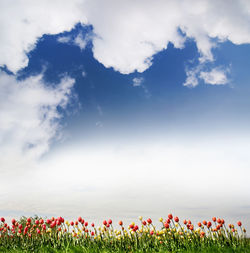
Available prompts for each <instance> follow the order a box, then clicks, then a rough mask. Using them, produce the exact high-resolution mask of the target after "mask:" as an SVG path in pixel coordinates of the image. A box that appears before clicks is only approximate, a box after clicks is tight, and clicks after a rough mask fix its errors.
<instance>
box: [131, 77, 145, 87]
mask: <svg viewBox="0 0 250 253" xmlns="http://www.w3.org/2000/svg"><path fill="white" fill-rule="evenodd" d="M143 81H144V78H143V77H135V78H133V86H134V87H138V86H141V85H142V83H143Z"/></svg>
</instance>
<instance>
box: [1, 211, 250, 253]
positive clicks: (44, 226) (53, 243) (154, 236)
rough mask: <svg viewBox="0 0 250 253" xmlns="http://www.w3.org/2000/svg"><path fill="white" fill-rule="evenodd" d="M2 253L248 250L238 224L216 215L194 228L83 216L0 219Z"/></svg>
mask: <svg viewBox="0 0 250 253" xmlns="http://www.w3.org/2000/svg"><path fill="white" fill-rule="evenodd" d="M114 227H117V229H115V228H114ZM0 252H250V241H249V239H248V238H247V237H246V230H245V228H243V227H242V223H241V222H240V221H238V222H237V223H236V224H235V225H234V224H228V225H226V223H225V221H224V219H221V218H215V217H213V218H212V219H211V221H206V220H203V221H201V222H198V223H197V224H193V223H192V222H191V221H190V220H184V221H182V222H181V221H180V220H179V218H178V217H177V216H176V217H173V215H172V214H169V215H168V217H167V218H166V219H163V218H160V219H159V221H158V222H157V223H156V224H155V223H154V222H153V221H152V220H151V219H150V218H148V219H146V220H144V219H143V218H142V217H139V219H138V222H136V223H134V222H133V223H131V224H128V225H127V226H125V224H124V223H123V222H122V221H119V223H118V224H115V225H114V224H113V222H112V220H111V219H109V220H104V221H103V224H101V226H98V227H96V225H95V224H94V223H89V222H88V221H86V220H84V219H83V218H82V217H79V218H78V219H77V220H75V221H66V220H64V218H62V217H58V218H54V217H52V218H50V219H43V218H39V217H34V218H26V217H22V218H21V219H20V220H19V221H17V220H15V219H12V221H11V224H7V223H6V221H5V218H4V217H2V218H0Z"/></svg>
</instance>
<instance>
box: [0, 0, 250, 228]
mask: <svg viewBox="0 0 250 253" xmlns="http://www.w3.org/2000/svg"><path fill="white" fill-rule="evenodd" d="M104 2H105V1H103V2H100V1H98V0H94V1H92V2H91V3H90V2H89V1H81V0H75V1H72V2H71V3H69V2H67V1H63V2H60V4H59V2H58V1H53V2H52V3H51V2H49V1H44V2H42V1H39V2H38V3H39V4H38V5H34V4H33V3H32V2H30V1H26V2H25V4H22V3H21V2H20V1H18V0H16V5H15V8H13V9H12V10H10V9H9V8H8V7H9V3H8V2H7V1H3V2H2V3H1V4H0V7H1V8H0V9H1V12H2V22H1V23H2V25H1V26H2V29H1V32H0V34H1V33H2V35H1V38H4V39H0V45H1V49H0V50H2V51H1V52H2V56H3V57H2V60H1V61H0V66H1V72H0V99H1V102H0V108H1V115H0V146H1V148H0V152H1V154H2V155H3V156H2V158H0V164H1V170H0V173H1V175H2V178H3V179H4V180H3V182H4V183H3V184H2V185H1V186H0V187H1V188H2V189H1V188H0V189H1V195H0V201H1V203H3V206H4V207H3V208H2V209H0V215H1V213H3V214H4V215H6V216H8V215H9V216H11V215H14V216H18V215H22V214H27V215H32V214H34V213H36V214H41V215H58V212H59V213H62V215H65V216H67V217H74V216H77V215H79V212H83V213H85V215H86V216H87V217H89V218H93V219H96V220H98V219H101V218H102V217H103V216H105V215H108V216H112V217H114V219H119V218H120V217H123V216H125V218H126V219H127V220H129V219H131V218H132V217H136V216H138V215H140V214H142V215H151V216H153V217H159V216H164V214H165V213H167V212H168V211H172V212H176V214H177V215H180V216H182V217H183V218H184V217H185V218H186V216H188V215H189V216H191V218H193V219H198V218H202V217H204V218H209V217H210V216H211V217H212V216H214V215H217V214H216V213H218V215H221V216H224V217H226V218H227V219H228V220H230V221H234V220H235V219H236V220H237V219H242V220H243V221H244V222H245V223H246V226H247V227H250V224H249V207H250V198H249V194H247V193H248V192H249V190H250V188H249V180H250V174H249V165H250V159H249V143H250V142H249V140H250V135H249V134H250V132H249V123H250V111H249V108H250V100H249V96H250V88H249V81H250V75H249V66H250V59H249V57H248V56H249V53H250V45H249V43H250V37H249V35H247V34H250V32H249V30H250V25H249V22H248V20H249V17H250V5H249V3H248V2H247V1H238V2H237V3H236V2H234V3H233V2H232V6H229V5H227V1H221V3H216V2H215V1H205V0H204V1H200V2H199V1H195V0H193V1H192V0H190V1H188V2H189V4H192V6H194V8H193V9H192V10H190V8H186V7H187V6H186V5H185V4H183V3H182V2H181V1H166V2H165V1H159V2H158V3H157V4H153V1H149V0H148V1H135V2H133V1H124V2H122V1H118V2H119V3H120V4H117V2H115V1H112V0H108V1H106V2H105V3H104ZM1 5H2V6H1ZM220 5H222V6H224V9H225V12H224V13H223V14H221V13H220V8H221V6H220ZM225 6H226V7H225ZM45 9H46V10H47V12H46V13H47V14H46V15H45V14H44V10H45ZM69 10H71V11H69ZM110 10H113V12H112V15H111V14H110ZM72 13H74V15H73V14H72ZM100 13H102V15H103V16H100ZM166 13H167V14H168V15H166ZM180 14H181V15H180ZM13 15H15V18H14V19H13V20H11V19H10V18H9V17H10V16H13ZM102 17H103V19H102ZM197 20H198V21H199V22H197ZM0 28H1V27H0ZM149 185H150V187H148V186H149ZM30 189H33V190H32V192H31V191H30ZM145 198H146V199H147V201H144V200H145ZM10 199H11V201H9V200H10ZM232 200H233V201H232ZM72 207H73V208H72ZM153 207H156V208H153ZM100 210H102V211H100ZM236 220H235V221H236ZM247 220H248V223H247Z"/></svg>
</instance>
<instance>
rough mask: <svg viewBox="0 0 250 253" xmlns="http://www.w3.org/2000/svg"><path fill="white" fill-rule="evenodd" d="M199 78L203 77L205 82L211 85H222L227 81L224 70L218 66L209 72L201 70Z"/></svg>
mask: <svg viewBox="0 0 250 253" xmlns="http://www.w3.org/2000/svg"><path fill="white" fill-rule="evenodd" d="M200 78H201V79H203V80H204V82H205V83H207V84H211V85H223V84H226V83H228V78H227V75H226V71H224V70H222V69H219V68H214V69H212V70H211V71H209V72H205V71H201V73H200Z"/></svg>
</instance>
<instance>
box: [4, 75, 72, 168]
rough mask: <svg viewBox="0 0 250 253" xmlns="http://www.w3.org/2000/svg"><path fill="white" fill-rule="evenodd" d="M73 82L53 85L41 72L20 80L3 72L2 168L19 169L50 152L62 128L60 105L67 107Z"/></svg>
mask: <svg viewBox="0 0 250 253" xmlns="http://www.w3.org/2000/svg"><path fill="white" fill-rule="evenodd" d="M73 83H74V80H73V79H71V78H68V77H65V78H63V79H62V80H61V81H60V83H59V84H58V85H57V86H56V87H55V88H52V87H49V86H48V85H47V84H45V83H44V82H43V80H42V75H38V76H32V77H29V78H27V79H25V80H23V81H17V80H16V79H15V77H14V76H10V75H7V74H6V73H4V72H0V108H1V112H0V153H1V158H0V164H1V168H0V170H1V171H7V170H13V171H17V170H18V169H19V168H22V167H24V166H26V165H27V163H30V162H33V161H35V160H36V159H38V158H39V157H40V156H41V155H43V154H44V153H45V152H46V151H48V149H49V145H50V142H51V140H52V138H54V137H55V136H56V135H57V134H58V130H59V129H60V123H59V119H60V117H61V115H60V113H59V112H58V110H57V108H58V107H61V108H65V107H66V106H67V103H68V101H69V99H70V96H71V88H72V85H73Z"/></svg>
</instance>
